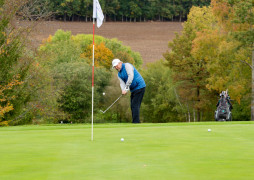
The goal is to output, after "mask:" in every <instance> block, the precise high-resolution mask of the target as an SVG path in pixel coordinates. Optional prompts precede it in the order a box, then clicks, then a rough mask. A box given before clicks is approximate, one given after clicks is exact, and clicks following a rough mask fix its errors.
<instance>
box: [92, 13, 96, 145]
mask: <svg viewBox="0 0 254 180" xmlns="http://www.w3.org/2000/svg"><path fill="white" fill-rule="evenodd" d="M94 24H95V23H94V18H93V69H92V135H91V140H92V141H93V95H94V29H95V28H94Z"/></svg>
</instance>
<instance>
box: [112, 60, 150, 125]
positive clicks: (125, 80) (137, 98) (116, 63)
mask: <svg viewBox="0 0 254 180" xmlns="http://www.w3.org/2000/svg"><path fill="white" fill-rule="evenodd" d="M112 68H115V69H116V70H117V71H118V79H119V81H120V87H121V89H122V94H123V95H125V94H127V92H128V91H131V112H132V123H140V120H139V111H140V106H141V102H142V99H143V96H144V94H145V87H146V83H145V81H144V79H143V77H142V76H141V75H140V74H139V72H138V71H137V70H136V68H135V67H134V66H133V65H132V64H130V63H123V62H122V61H120V60H119V59H114V60H113V61H112Z"/></svg>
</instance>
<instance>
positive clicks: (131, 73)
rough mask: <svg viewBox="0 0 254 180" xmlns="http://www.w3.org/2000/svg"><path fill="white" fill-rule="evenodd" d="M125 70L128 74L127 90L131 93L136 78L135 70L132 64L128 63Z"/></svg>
mask: <svg viewBox="0 0 254 180" xmlns="http://www.w3.org/2000/svg"><path fill="white" fill-rule="evenodd" d="M125 69H126V72H127V75H128V79H127V82H126V87H125V90H126V91H129V87H130V85H131V83H132V81H133V78H134V68H133V66H132V65H131V64H129V63H126V64H125Z"/></svg>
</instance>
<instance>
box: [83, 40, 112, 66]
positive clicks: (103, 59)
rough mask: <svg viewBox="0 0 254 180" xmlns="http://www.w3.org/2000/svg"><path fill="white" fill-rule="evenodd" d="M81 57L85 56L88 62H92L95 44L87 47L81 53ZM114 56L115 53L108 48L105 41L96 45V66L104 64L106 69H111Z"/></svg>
mask: <svg viewBox="0 0 254 180" xmlns="http://www.w3.org/2000/svg"><path fill="white" fill-rule="evenodd" d="M80 57H81V58H84V59H85V60H86V61H87V63H89V64H92V58H93V45H92V44H91V45H90V46H88V47H87V49H86V50H85V52H84V53H82V54H81V55H80ZM113 58H114V54H113V53H112V51H111V50H110V49H108V48H107V47H106V46H105V44H104V43H100V44H99V45H97V44H95V45H94V65H95V66H96V67H99V66H103V67H105V68H106V69H110V67H111V61H112V59H113Z"/></svg>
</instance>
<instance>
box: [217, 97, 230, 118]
mask: <svg viewBox="0 0 254 180" xmlns="http://www.w3.org/2000/svg"><path fill="white" fill-rule="evenodd" d="M229 101H230V100H229V99H227V97H225V96H224V95H222V96H221V98H220V100H219V102H218V104H217V110H216V111H215V113H214V118H215V120H216V121H232V113H231V109H232V105H231V104H230V102H229Z"/></svg>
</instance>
